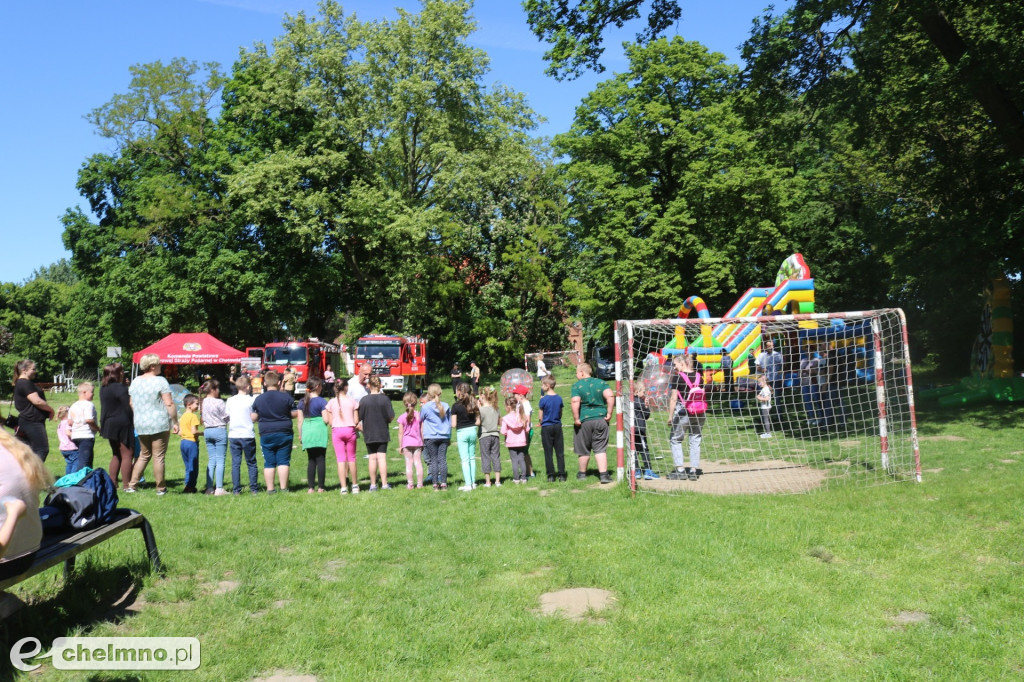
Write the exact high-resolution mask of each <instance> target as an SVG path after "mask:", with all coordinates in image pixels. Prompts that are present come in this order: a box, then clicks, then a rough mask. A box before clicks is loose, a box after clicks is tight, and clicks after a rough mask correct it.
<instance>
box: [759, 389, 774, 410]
mask: <svg viewBox="0 0 1024 682" xmlns="http://www.w3.org/2000/svg"><path fill="white" fill-rule="evenodd" d="M757 394H758V395H759V396H761V397H762V398H767V399H768V400H759V401H758V402H759V403H761V404H760V405H758V407H760V408H761V409H762V410H769V409H771V407H772V389H771V388H770V387H768V386H762V387H761V390H760V391H758V392H757Z"/></svg>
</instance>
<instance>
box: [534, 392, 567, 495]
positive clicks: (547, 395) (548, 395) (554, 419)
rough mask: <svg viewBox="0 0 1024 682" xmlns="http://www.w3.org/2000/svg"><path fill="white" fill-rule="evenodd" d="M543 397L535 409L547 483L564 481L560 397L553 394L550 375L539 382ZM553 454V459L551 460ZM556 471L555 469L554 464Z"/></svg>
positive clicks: (561, 403)
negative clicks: (538, 413)
mask: <svg viewBox="0 0 1024 682" xmlns="http://www.w3.org/2000/svg"><path fill="white" fill-rule="evenodd" d="M540 385H541V387H543V389H544V395H543V396H542V397H541V399H540V403H538V405H537V407H538V408H540V440H541V443H542V444H543V445H544V468H545V469H547V472H548V483H553V482H554V481H555V478H556V477H557V479H558V480H559V481H565V440H564V438H563V437H562V408H563V407H564V406H565V405H564V403H563V402H562V397H561V396H560V395H558V394H557V393H555V386H556V385H557V382H556V381H555V377H554V376H553V375H551V374H546V375H545V376H544V378H543V379H541V380H540ZM552 454H554V458H552ZM556 461H557V462H558V469H557V471H556V469H555V462H556Z"/></svg>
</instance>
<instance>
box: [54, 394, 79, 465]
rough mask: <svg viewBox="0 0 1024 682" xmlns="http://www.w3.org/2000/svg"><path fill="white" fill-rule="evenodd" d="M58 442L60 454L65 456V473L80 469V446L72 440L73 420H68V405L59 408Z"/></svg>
mask: <svg viewBox="0 0 1024 682" xmlns="http://www.w3.org/2000/svg"><path fill="white" fill-rule="evenodd" d="M57 442H58V443H59V444H60V454H61V455H63V457H64V462H65V465H64V474H65V475H67V474H73V473H74V472H76V471H78V446H77V445H75V442H74V441H73V440H71V422H70V421H68V406H67V405H61V406H60V408H59V409H58V410H57Z"/></svg>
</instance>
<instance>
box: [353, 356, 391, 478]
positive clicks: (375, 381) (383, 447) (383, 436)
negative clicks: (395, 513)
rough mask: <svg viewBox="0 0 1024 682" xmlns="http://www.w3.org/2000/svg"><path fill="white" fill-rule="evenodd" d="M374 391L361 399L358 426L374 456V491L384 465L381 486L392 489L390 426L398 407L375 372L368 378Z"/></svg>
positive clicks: (371, 457)
mask: <svg viewBox="0 0 1024 682" xmlns="http://www.w3.org/2000/svg"><path fill="white" fill-rule="evenodd" d="M368 383H369V385H370V395H367V396H364V397H363V399H362V400H360V401H359V410H358V413H359V420H358V421H357V422H356V428H357V429H358V430H359V431H361V432H362V434H363V442H365V443H366V454H367V455H369V456H370V466H369V469H370V492H371V493H372V492H375V491H376V490H377V486H376V485H375V483H376V480H377V470H378V469H380V488H381V490H388V489H390V488H391V486H390V485H388V460H387V455H388V442H389V441H390V440H391V428H390V427H389V426H388V425H389V424H390V423H391V421H392V420H393V419H394V418H395V409H394V408H393V407H392V406H391V399H390V398H388V397H387V396H386V395H384V394H383V393H381V392H380V377H377V376H372V377H370V381H369V382H368Z"/></svg>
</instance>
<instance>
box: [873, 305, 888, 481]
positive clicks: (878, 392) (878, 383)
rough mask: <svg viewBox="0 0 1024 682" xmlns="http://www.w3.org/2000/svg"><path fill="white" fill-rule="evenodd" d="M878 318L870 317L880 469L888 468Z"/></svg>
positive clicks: (883, 380)
mask: <svg viewBox="0 0 1024 682" xmlns="http://www.w3.org/2000/svg"><path fill="white" fill-rule="evenodd" d="M880 327H881V326H880V325H879V324H878V318H877V317H873V318H871V335H872V337H873V339H874V346H875V399H876V401H877V402H878V439H879V446H880V448H881V458H882V469H884V470H886V471H888V470H889V427H888V424H887V423H886V413H885V359H884V358H883V357H882V332H881V328H880Z"/></svg>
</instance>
